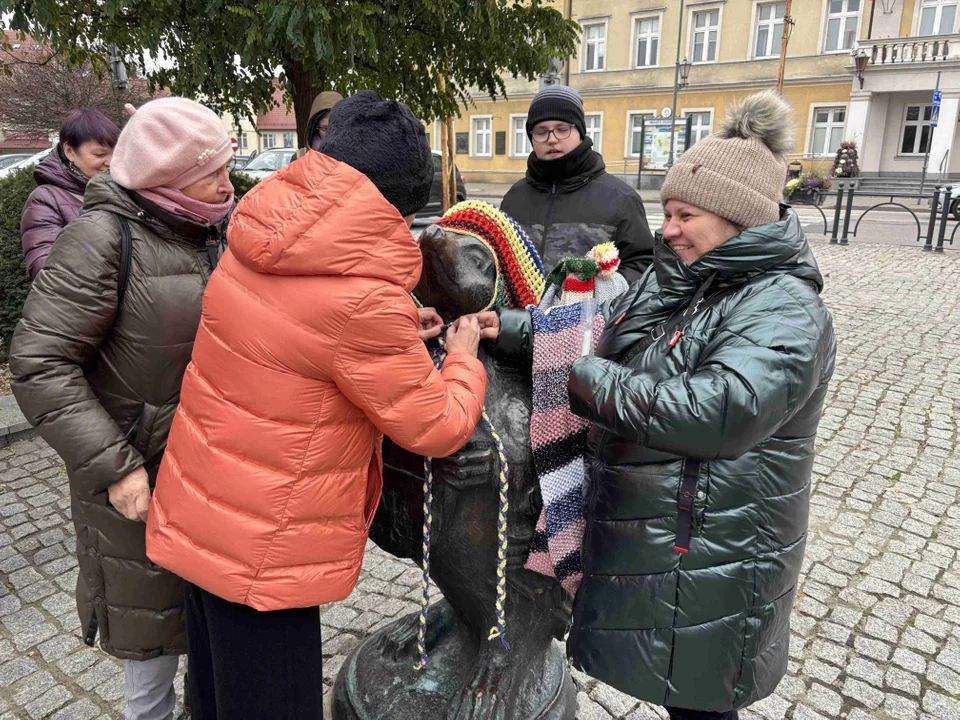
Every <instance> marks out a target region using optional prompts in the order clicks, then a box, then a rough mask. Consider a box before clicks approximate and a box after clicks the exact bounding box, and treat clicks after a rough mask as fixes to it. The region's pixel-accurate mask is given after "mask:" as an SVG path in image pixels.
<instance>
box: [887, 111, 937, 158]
mask: <svg viewBox="0 0 960 720" xmlns="http://www.w3.org/2000/svg"><path fill="white" fill-rule="evenodd" d="M930 106H931V103H928V102H919V103H918V102H907V103H904V104H903V112H902V113H901V115H900V132H899V133H897V155H896V156H897V157H901V158H919V157H923V153H922V152H914V153H905V152H903V133H904V131H905V130H906V129H907V109H908V108H911V107H919V108H920V120H918V121H916V122H911V123H910V124H911V125H915V126H917V127H918V128H922V127H923V126H924V125H929V124H930V121H929V120H924V119H923V111H924V109H925V108H928V107H930ZM921 133H922V131H921ZM919 141H920V133H918V134H917V139H916V140H915V141H914V147H917V145H918V144H919ZM927 142H928V143H929V144H930V145H932V144H933V129H932V128H931V129H930V139H929V140H928V141H927Z"/></svg>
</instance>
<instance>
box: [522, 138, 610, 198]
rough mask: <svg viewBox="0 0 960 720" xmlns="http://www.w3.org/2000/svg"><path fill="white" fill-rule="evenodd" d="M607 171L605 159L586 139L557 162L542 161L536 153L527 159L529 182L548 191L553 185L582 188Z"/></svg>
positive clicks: (588, 139) (591, 142) (590, 141)
mask: <svg viewBox="0 0 960 720" xmlns="http://www.w3.org/2000/svg"><path fill="white" fill-rule="evenodd" d="M605 169H606V166H605V165H604V163H603V158H602V157H601V156H600V153H597V152H594V150H593V140H591V139H590V138H584V140H583V142H581V143H580V144H579V145H577V147H575V148H574V149H573V150H571V151H570V152H568V153H567V154H566V155H564V156H562V157H559V158H557V159H556V160H541V159H540V158H538V157H537V155H536V153H530V157H529V158H527V180H528V181H529V182H530V184H531V185H534V186H535V187H540V188H546V189H548V190H549V189H550V186H551V185H557V186H558V187H561V188H564V189H566V188H567V187H568V186H570V187H580V186H581V185H583V184H585V183H586V182H589V181H590V180H592V179H593V178H594V177H596V176H597V175H599V174H600V173H601V172H603V171H604V170H605Z"/></svg>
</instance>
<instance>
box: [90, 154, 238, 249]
mask: <svg viewBox="0 0 960 720" xmlns="http://www.w3.org/2000/svg"><path fill="white" fill-rule="evenodd" d="M130 192H131V191H129V190H126V189H125V188H122V187H120V186H119V185H118V184H117V183H116V181H115V180H114V179H113V177H112V176H111V175H110V171H109V170H107V171H106V172H102V173H99V174H98V175H95V176H94V177H92V178H91V179H90V182H88V183H87V190H86V192H85V193H84V195H83V210H82V211H81V212H82V213H87V212H90V211H91V210H104V211H106V212H111V213H114V214H116V215H123V216H124V217H126V218H127V219H128V220H130V221H131V222H135V223H139V224H140V225H144V226H146V227H147V228H149V229H150V230H151V231H152V232H154V233H156V234H157V235H159V236H160V237H162V238H164V239H166V240H175V241H184V240H186V241H188V242H192V243H198V242H201V243H202V242H203V240H204V239H206V238H208V237H210V236H211V235H213V236H217V235H219V236H221V237H222V235H223V228H224V227H225V225H226V221H221V222H219V223H217V224H216V225H213V226H212V229H211V228H208V227H206V226H204V225H201V224H200V223H195V222H194V221H192V220H189V219H187V218H183V217H178V216H174V215H171V214H169V213H167V212H166V211H165V210H163V209H162V208H159V207H156V206H154V207H152V208H150V207H148V206H147V204H146V203H145V202H144V201H143V199H141V202H140V203H138V202H137V201H136V200H135V199H134V198H133V197H132V196H131V194H130ZM228 217H229V216H228ZM165 219H166V221H165Z"/></svg>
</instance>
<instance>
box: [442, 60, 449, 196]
mask: <svg viewBox="0 0 960 720" xmlns="http://www.w3.org/2000/svg"><path fill="white" fill-rule="evenodd" d="M446 89H447V80H446V78H445V77H444V76H443V73H441V74H440V92H446ZM447 135H448V128H447V123H446V122H444V121H443V120H441V121H440V175H441V177H442V180H443V212H444V213H446V212H447V210H449V209H450V173H449V171H448V169H447V158H448V157H449V155H448V150H449V148H450V138H448V137H447Z"/></svg>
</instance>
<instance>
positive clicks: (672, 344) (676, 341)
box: [670, 330, 683, 347]
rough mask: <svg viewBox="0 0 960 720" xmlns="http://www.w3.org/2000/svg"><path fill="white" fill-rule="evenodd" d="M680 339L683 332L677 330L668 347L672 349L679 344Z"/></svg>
mask: <svg viewBox="0 0 960 720" xmlns="http://www.w3.org/2000/svg"><path fill="white" fill-rule="evenodd" d="M681 337H683V330H677V331H676V332H675V333H674V334H673V337H672V338H670V347H674V346H675V345H676V344H677V343H678V342H680V338H681Z"/></svg>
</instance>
